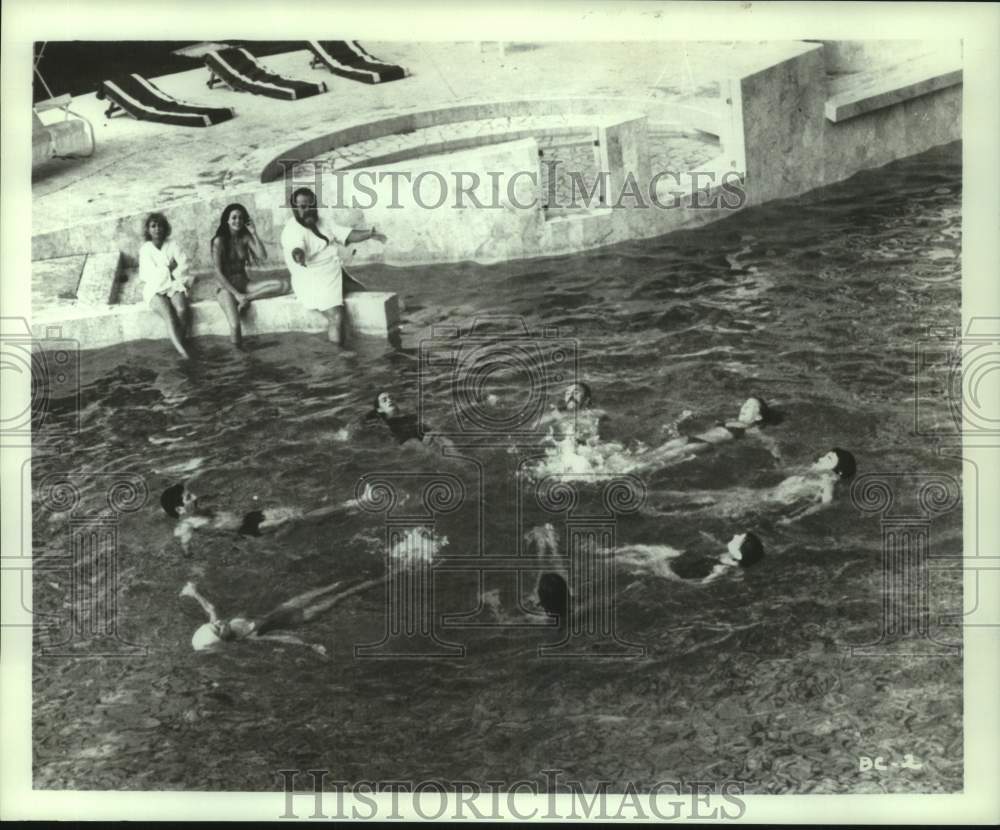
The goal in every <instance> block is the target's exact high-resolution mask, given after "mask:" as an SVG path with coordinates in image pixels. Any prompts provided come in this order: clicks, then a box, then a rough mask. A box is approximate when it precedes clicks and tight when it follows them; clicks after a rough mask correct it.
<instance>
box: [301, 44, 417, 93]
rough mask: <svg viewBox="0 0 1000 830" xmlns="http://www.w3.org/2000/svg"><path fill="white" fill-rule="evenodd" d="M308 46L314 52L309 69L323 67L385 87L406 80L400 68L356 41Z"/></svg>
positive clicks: (342, 75) (353, 78)
mask: <svg viewBox="0 0 1000 830" xmlns="http://www.w3.org/2000/svg"><path fill="white" fill-rule="evenodd" d="M308 44H309V51H310V52H312V53H313V58H312V61H311V62H310V66H314V67H315V66H325V67H326V68H327V69H329V70H330V71H331V72H333V73H334V74H335V75H340V76H341V77H342V78H350V79H351V80H352V81H361V83H363V84H384V83H385V82H386V81H398V80H400V79H401V78H404V77H406V70H405V69H403V67H401V66H396V65H395V64H392V63H386V62H385V61H381V60H379V59H378V58H376V57H375V56H374V55H372V54H370V53H369V52H366V51H365V50H364V49H362V48H361V44H360V43H358V42H357V41H356V40H310V41H308Z"/></svg>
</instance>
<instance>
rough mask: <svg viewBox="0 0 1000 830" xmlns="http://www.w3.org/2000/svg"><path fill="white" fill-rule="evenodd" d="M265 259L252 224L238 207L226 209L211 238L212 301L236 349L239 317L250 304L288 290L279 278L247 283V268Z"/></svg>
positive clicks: (288, 283) (227, 207) (265, 255)
mask: <svg viewBox="0 0 1000 830" xmlns="http://www.w3.org/2000/svg"><path fill="white" fill-rule="evenodd" d="M266 259H267V249H266V248H265V247H264V243H263V242H261V241H260V239H259V238H258V236H257V231H256V229H255V228H254V224H253V220H251V219H250V215H249V214H248V213H247V209H246V208H245V207H243V205H241V204H231V205H227V206H226V209H225V210H224V211H222V218H221V219H220V220H219V227H218V229H217V230H216V232H215V236H213V237H212V261H213V262H214V263H215V278H216V280H217V281H218V283H219V287H218V288H217V289H216V297H217V298H218V300H219V305H220V306H222V311H223V313H224V314H225V315H226V320H228V321H229V331H230V339H231V340H232V341H233V343H234V344H235V345H237V346H238V345H240V343H241V342H242V339H243V331H242V325H241V323H240V314H241V313H242V312H243V309H245V308H246V307H247V306H248V305H250V303H252V302H253V301H254V300H260V299H263V298H264V297H277V296H280V295H281V294H287V293H288V292H289V291H290V290H291V285H290V282H289V280H288V279H283V278H280V277H277V278H273V279H267V280H255V281H251V280H250V278H249V277H248V276H247V265H248V264H249V265H259V264H260V263H261V262H263V261H264V260H266Z"/></svg>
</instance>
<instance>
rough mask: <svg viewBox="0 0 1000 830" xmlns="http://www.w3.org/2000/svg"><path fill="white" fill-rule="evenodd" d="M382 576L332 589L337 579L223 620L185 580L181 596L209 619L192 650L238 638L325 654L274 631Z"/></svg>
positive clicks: (319, 648) (303, 619) (197, 633)
mask: <svg viewBox="0 0 1000 830" xmlns="http://www.w3.org/2000/svg"><path fill="white" fill-rule="evenodd" d="M385 581H386V580H385V577H381V578H379V579H369V580H367V581H365V582H361V583H359V584H357V585H354V586H352V587H350V588H346V589H345V590H343V591H341V592H340V593H338V594H334V593H333V592H334V591H335V590H336V589H337V588H338V587H340V584H341V583H340V582H339V581H338V582H334V583H332V584H330V585H325V586H323V587H322V588H316V589H315V590H312V591H306V592H305V593H304V594H299V595H298V596H297V597H293V598H292V599H290V600H287V601H285V602H283V603H281V605H279V606H278V607H277V608H275V609H274V610H272V611H269V612H268V613H266V614H264V615H263V616H261V617H257V618H256V619H248V618H247V617H233V618H232V619H230V620H223V619H221V618H220V617H219V615H218V613H217V612H216V610H215V606H214V605H212V603H211V602H209V601H208V600H207V599H206V598H205V597H203V596H202V595H201V594H200V593H198V587H197V586H196V585H195V584H194V583H193V582H188V583H187V584H186V585H185V586H184V587H183V588H181V593H180V595H181V596H182V597H191V598H192V599H194V600H195V601H196V602H197V603H198V604H199V605H200V606H201V607H202V609H203V610H204V611H205V613H206V614H208V622H207V623H205V624H204V625H201V626H199V627H198V629H197V630H196V631H195V632H194V635H193V636H192V637H191V648H193V649H194V650H195V651H204V650H205V649H210V648H214V647H215V646H219V645H223V644H224V643H231V642H236V641H239V640H261V639H270V640H278V641H280V642H283V643H292V644H295V645H303V646H308V647H309V648H311V649H312V650H313V651H315V652H317V653H318V654H322V655H323V656H326V649H325V648H323V646H317V645H311V644H309V643H306V642H304V641H303V640H301V639H299V638H298V637H295V636H294V635H290V634H276V633H274V632H276V631H277V630H279V629H283V628H291V627H292V626H297V625H301V624H302V623H306V622H309V621H310V620H312V619H314V618H315V617H317V616H318V615H319V614H321V613H323V612H324V611H327V610H329V609H330V608H332V607H333V606H334V605H336V604H337V603H338V602H342V601H343V600H345V599H347V598H348V597H351V596H354V595H355V594H357V593H360V592H361V591H365V590H367V589H369V588H374V587H375V586H377V585H382V584H384V583H385Z"/></svg>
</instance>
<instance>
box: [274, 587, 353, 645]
mask: <svg viewBox="0 0 1000 830" xmlns="http://www.w3.org/2000/svg"><path fill="white" fill-rule="evenodd" d="M339 587H340V582H339V581H338V582H334V583H332V584H330V585H324V586H323V587H322V588H315V589H313V590H312V591H306V592H305V593H304V594H299V595H298V596H296V597H292V598H291V599H290V600H286V601H285V602H283V603H281V605H279V606H278V607H277V608H275V609H274V610H273V611H268V612H267V613H266V614H265V615H264V616H263V617H261V618H260V619H258V620H256V622H255V630H256V631H257V633H258V634H263V633H265V632H267V631H272V630H273V629H275V628H291V627H292V626H295V625H298V624H299V623H303V622H305V621H306V620H307V619H310V617H307V616H306V614H305V612H304V611H303V608H304V607H305V606H306V605H308V604H309V603H310V602H313V601H314V600H316V599H317V598H319V597H322V596H323V595H325V594H329V593H330V592H331V591H335V590H337V588H339Z"/></svg>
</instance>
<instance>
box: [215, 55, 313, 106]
mask: <svg viewBox="0 0 1000 830" xmlns="http://www.w3.org/2000/svg"><path fill="white" fill-rule="evenodd" d="M204 60H205V64H206V65H207V66H208V68H209V71H210V76H209V79H208V86H209V87H214V86H215V85H216V84H220V83H221V84H224V85H226V86H228V87H229V88H230V89H235V90H239V91H243V92H252V93H254V94H255V95H266V96H268V97H269V98H281V99H283V100H286V101H297V100H298V99H300V98H308V97H310V96H312V95H319V93H321V92H326V84H324V83H312V82H310V81H296V80H293V79H291V78H283V77H282V76H281V75H275V74H274V73H273V72H268V71H267V70H266V69H265V68H264V67H263V66H262V65H261V64H260V63H258V61H257V59H256V58H255V57H254V56H253V55H251V54H250V53H249V52H248V51H247V50H246V49H243V48H240V47H233V48H231V49H220V50H219V51H218V52H207V53H206V54H205V55H204Z"/></svg>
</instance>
